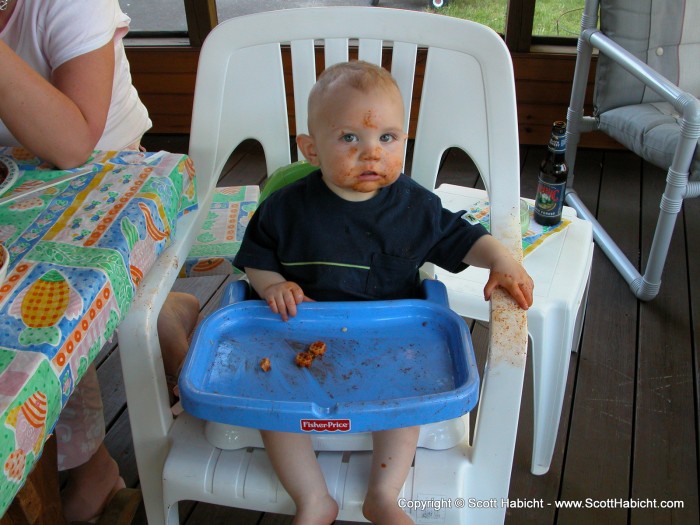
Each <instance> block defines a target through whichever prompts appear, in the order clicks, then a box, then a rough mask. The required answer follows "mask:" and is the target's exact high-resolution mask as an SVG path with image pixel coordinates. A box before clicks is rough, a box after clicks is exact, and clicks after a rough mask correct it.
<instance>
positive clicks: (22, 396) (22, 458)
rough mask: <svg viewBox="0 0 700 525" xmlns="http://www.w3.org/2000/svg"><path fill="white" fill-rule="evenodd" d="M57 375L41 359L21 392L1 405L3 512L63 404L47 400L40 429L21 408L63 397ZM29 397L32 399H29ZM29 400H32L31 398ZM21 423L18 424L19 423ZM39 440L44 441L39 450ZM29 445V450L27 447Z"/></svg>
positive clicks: (0, 497)
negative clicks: (33, 402) (28, 418)
mask: <svg viewBox="0 0 700 525" xmlns="http://www.w3.org/2000/svg"><path fill="white" fill-rule="evenodd" d="M60 396H61V393H60V387H59V383H58V378H57V377H56V375H55V374H54V373H52V372H51V369H50V365H49V362H48V361H46V360H41V361H40V362H39V365H38V367H37V370H36V371H35V373H33V374H32V375H31V377H30V378H29V379H28V381H27V383H26V384H25V385H24V386H23V387H22V389H21V390H20V391H19V393H18V394H17V396H16V397H15V399H14V400H13V402H12V403H11V404H9V405H8V406H7V407H2V408H3V410H2V414H3V418H2V420H1V421H0V458H1V459H2V462H1V463H0V465H1V466H2V469H3V470H2V472H3V474H4V475H0V509H1V510H0V512H4V510H5V509H6V508H7V507H8V506H9V504H10V503H11V502H12V498H14V496H15V493H16V492H17V490H18V489H19V487H20V486H21V483H22V482H23V481H24V479H25V478H26V476H27V475H28V474H29V472H30V470H31V467H32V465H33V464H34V463H35V462H36V460H37V459H38V457H39V456H40V455H41V448H42V447H41V445H43V442H44V441H45V440H46V439H47V438H48V435H49V434H50V433H51V431H52V430H53V427H54V425H55V424H56V421H57V420H58V414H59V412H60V409H61V406H60V405H57V404H55V403H46V406H45V410H46V414H45V419H44V421H43V422H42V423H41V425H40V427H39V428H34V427H32V426H31V425H28V424H27V417H26V416H24V415H23V414H22V410H21V408H20V407H22V405H24V404H25V403H29V405H31V404H32V401H34V400H35V399H36V398H39V399H40V400H41V399H56V398H59V399H60ZM30 398H32V399H31V400H30ZM28 400H30V401H28ZM18 423H19V424H18ZM37 440H41V443H39V445H38V449H39V451H38V454H36V453H35V451H36V448H37V447H36V443H37ZM24 448H26V449H27V450H24Z"/></svg>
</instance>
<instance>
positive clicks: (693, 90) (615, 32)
mask: <svg viewBox="0 0 700 525" xmlns="http://www.w3.org/2000/svg"><path fill="white" fill-rule="evenodd" d="M599 11H600V29H597V27H596V26H597V23H598V13H599ZM699 21H700V2H698V1H697V0H667V1H665V2H639V1H637V0H601V1H599V0H586V4H585V7H584V12H583V16H582V19H581V34H580V37H579V42H578V57H577V60H576V69H575V71H574V81H573V88H572V92H571V102H570V106H569V110H568V113H567V119H568V125H567V149H566V159H567V162H568V164H569V183H568V191H567V197H566V202H567V203H568V204H569V205H570V206H573V207H574V208H575V209H576V210H577V212H578V213H579V215H580V216H581V217H583V218H585V219H586V220H588V221H590V222H591V223H592V224H593V233H594V237H595V240H596V242H597V243H598V245H599V246H600V247H601V249H602V250H603V251H604V252H605V254H606V255H607V256H608V258H609V259H610V261H611V262H612V263H613V264H614V265H615V267H616V268H617V270H618V271H619V272H620V274H621V275H622V277H623V278H624V279H625V281H626V282H627V283H628V284H629V286H630V289H631V290H632V292H633V293H634V294H635V296H636V297H637V298H639V299H641V300H643V301H647V300H651V299H653V298H654V297H656V295H657V293H658V292H659V288H660V286H661V275H662V273H663V268H664V264H665V262H666V254H667V253H668V248H669V244H670V241H671V236H672V234H673V229H674V225H675V221H676V216H677V215H678V212H679V211H680V209H681V205H682V204H683V199H687V198H691V197H697V196H698V195H700V180H699V179H698V174H699V173H700V148H698V147H697V146H698V138H699V137H700V102H699V101H698V99H697V97H698V96H700V75H698V59H700V29H699V27H700V26H699V24H698V22H699ZM594 49H597V50H598V51H599V55H598V64H597V69H596V80H595V92H594V115H593V116H584V114H583V103H584V97H585V94H586V85H587V83H588V72H589V68H590V63H591V56H592V53H593V50H594ZM595 130H601V131H603V132H605V133H606V134H608V135H610V136H611V137H613V138H614V139H615V140H617V141H618V142H620V143H621V144H623V145H624V146H625V147H627V148H628V149H630V150H632V151H634V152H635V153H636V154H637V155H639V156H641V157H642V158H643V159H644V160H646V161H648V162H651V163H652V164H654V165H656V166H657V167H660V168H663V169H667V170H668V175H667V177H666V189H665V190H664V194H663V196H662V198H661V204H660V212H659V218H658V221H657V225H656V231H655V234H654V240H653V242H652V245H651V248H650V251H649V255H648V258H647V262H646V269H645V271H644V274H643V275H642V274H641V273H640V272H639V270H638V269H637V266H636V264H633V262H631V261H630V260H629V259H628V258H627V256H626V255H625V254H624V253H623V252H622V251H621V250H620V248H619V247H618V246H617V244H616V243H615V241H614V240H613V239H612V238H611V237H610V235H609V234H608V233H607V232H606V231H605V229H604V228H603V226H602V225H601V224H600V223H599V222H598V221H597V220H596V219H595V216H594V215H593V213H591V212H590V211H589V210H588V209H587V208H586V206H585V205H584V204H583V202H582V201H581V199H580V198H579V196H578V195H577V194H576V192H575V190H574V189H573V182H574V172H575V161H576V150H577V147H578V142H579V137H580V134H581V133H582V132H587V131H595ZM689 175H690V178H691V180H689ZM620 198H624V196H621V197H620ZM635 263H636V261H635Z"/></svg>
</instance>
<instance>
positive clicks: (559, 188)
mask: <svg viewBox="0 0 700 525" xmlns="http://www.w3.org/2000/svg"><path fill="white" fill-rule="evenodd" d="M565 191H566V182H561V183H556V184H552V183H549V182H543V181H542V179H540V181H539V183H538V184H537V197H536V198H535V211H536V212H537V214H539V215H540V216H542V217H559V216H561V212H562V208H563V207H564V192H565Z"/></svg>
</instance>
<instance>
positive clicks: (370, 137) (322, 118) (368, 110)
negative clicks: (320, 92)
mask: <svg viewBox="0 0 700 525" xmlns="http://www.w3.org/2000/svg"><path fill="white" fill-rule="evenodd" d="M403 119H404V109H403V101H402V100H401V95H400V94H399V92H398V90H397V89H391V90H387V89H385V88H375V89H373V90H371V91H370V92H367V93H365V92H361V91H358V90H356V89H354V88H347V87H344V88H340V89H338V90H336V91H335V92H334V93H333V97H332V100H326V101H324V104H323V107H322V108H321V111H319V112H318V113H317V118H316V121H315V122H314V129H313V130H312V134H313V142H314V144H315V149H316V153H317V156H318V159H317V161H316V162H314V163H315V164H317V165H319V166H320V168H321V171H322V173H323V180H324V181H325V182H326V184H327V185H328V187H329V188H330V189H331V190H332V191H333V192H335V193H336V194H337V195H339V196H340V197H342V198H344V199H346V200H352V201H361V200H367V199H369V198H371V197H373V196H374V195H376V193H377V191H378V190H379V189H380V188H382V187H384V186H388V185H390V184H392V183H393V182H395V181H396V179H397V178H398V177H399V175H400V174H401V169H402V165H403V154H404V143H405V141H406V134H405V133H404V131H403ZM312 162H313V160H312Z"/></svg>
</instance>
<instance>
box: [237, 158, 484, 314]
mask: <svg viewBox="0 0 700 525" xmlns="http://www.w3.org/2000/svg"><path fill="white" fill-rule="evenodd" d="M462 214H463V212H457V213H453V212H450V211H448V210H445V209H444V208H443V207H442V204H441V202H440V199H439V198H438V197H437V195H435V194H434V193H432V192H430V191H428V190H426V189H425V188H423V187H422V186H420V185H419V184H418V183H416V182H414V181H413V180H411V179H410V178H409V177H407V176H406V175H403V174H402V175H401V176H400V177H399V179H398V180H397V181H396V182H395V183H394V184H392V185H390V186H387V187H385V188H382V189H381V190H380V191H379V192H378V194H377V195H375V196H374V197H372V198H371V199H369V200H366V201H362V202H350V201H346V200H344V199H342V198H340V197H339V196H337V195H336V194H335V193H333V192H332V191H331V190H330V189H329V188H328V186H326V184H325V183H324V182H323V180H322V179H321V172H320V171H315V172H313V173H311V174H310V175H308V176H306V177H305V178H303V179H301V180H298V181H296V182H294V183H292V184H290V185H289V186H286V187H284V188H282V189H280V190H277V191H276V192H275V193H273V194H272V195H270V196H269V197H268V198H267V199H266V200H265V201H263V203H262V204H261V205H260V207H259V208H258V210H256V212H255V213H254V214H253V217H252V218H251V221H250V223H249V224H248V226H247V228H246V232H245V235H244V237H243V242H242V244H241V247H240V250H239V252H238V254H237V255H236V258H235V260H234V265H235V266H236V267H238V268H240V269H241V270H242V269H243V268H245V267H249V268H255V269H258V270H269V271H273V272H278V273H280V274H282V275H283V276H284V277H285V279H287V280H289V281H294V282H295V283H297V284H298V285H299V286H301V288H302V290H304V293H305V294H306V296H307V297H309V298H311V299H314V300H317V301H348V300H372V299H375V300H376V299H402V298H411V297H415V296H416V293H417V291H418V287H419V275H418V269H419V268H420V267H421V265H422V264H423V263H425V262H431V263H434V264H436V265H438V266H440V267H442V268H444V269H445V270H448V271H451V272H459V271H461V270H463V269H464V268H466V265H465V264H464V263H463V262H462V260H463V259H464V256H465V255H466V254H467V252H468V251H469V249H470V248H471V247H472V245H473V244H474V242H476V240H477V239H479V238H480V237H481V236H482V235H485V234H487V231H486V230H485V229H484V228H483V227H482V226H481V225H476V226H474V225H471V224H469V223H468V222H466V221H465V220H464V219H462V218H461V215H462Z"/></svg>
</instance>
